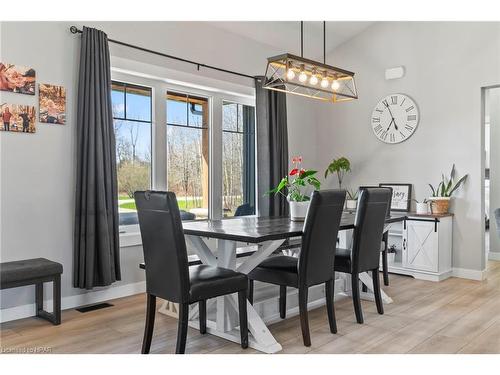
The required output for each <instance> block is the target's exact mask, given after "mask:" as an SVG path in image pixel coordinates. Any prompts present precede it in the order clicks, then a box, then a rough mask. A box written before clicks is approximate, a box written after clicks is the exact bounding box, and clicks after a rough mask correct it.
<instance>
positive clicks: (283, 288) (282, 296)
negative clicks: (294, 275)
mask: <svg viewBox="0 0 500 375" xmlns="http://www.w3.org/2000/svg"><path fill="white" fill-rule="evenodd" d="M279 303H280V318H281V319H285V318H286V286H285V285H280V301H279Z"/></svg>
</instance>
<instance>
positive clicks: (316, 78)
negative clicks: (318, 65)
mask: <svg viewBox="0 0 500 375" xmlns="http://www.w3.org/2000/svg"><path fill="white" fill-rule="evenodd" d="M309 83H310V84H311V85H317V84H318V77H316V74H313V75H312V76H311V78H310V79H309Z"/></svg>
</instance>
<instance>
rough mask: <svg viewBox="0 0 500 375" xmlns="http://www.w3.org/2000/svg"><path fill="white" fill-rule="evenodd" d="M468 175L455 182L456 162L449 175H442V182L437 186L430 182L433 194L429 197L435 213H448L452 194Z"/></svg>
mask: <svg viewBox="0 0 500 375" xmlns="http://www.w3.org/2000/svg"><path fill="white" fill-rule="evenodd" d="M466 179H467V175H465V176H463V177H461V178H459V179H458V180H457V181H456V182H455V164H453V166H452V167H451V172H450V176H449V177H445V175H444V174H443V175H442V178H441V182H440V183H439V184H438V185H437V187H436V188H434V186H432V185H431V184H429V186H430V188H431V192H432V196H431V197H430V198H428V200H429V201H430V202H431V211H432V213H433V214H447V213H448V209H449V206H450V199H451V196H452V194H453V193H454V192H455V191H457V189H458V188H459V187H460V186H461V185H462V184H463V183H464V182H465V180H466Z"/></svg>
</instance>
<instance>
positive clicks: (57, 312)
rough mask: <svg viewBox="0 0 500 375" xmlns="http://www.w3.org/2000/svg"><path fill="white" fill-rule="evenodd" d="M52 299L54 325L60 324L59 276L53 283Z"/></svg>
mask: <svg viewBox="0 0 500 375" xmlns="http://www.w3.org/2000/svg"><path fill="white" fill-rule="evenodd" d="M52 294H53V295H52V298H53V302H54V305H53V306H54V310H53V312H52V314H54V324H55V325H59V324H61V275H57V276H56V277H55V278H54V281H53V293H52Z"/></svg>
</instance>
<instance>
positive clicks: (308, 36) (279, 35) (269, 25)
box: [208, 21, 374, 58]
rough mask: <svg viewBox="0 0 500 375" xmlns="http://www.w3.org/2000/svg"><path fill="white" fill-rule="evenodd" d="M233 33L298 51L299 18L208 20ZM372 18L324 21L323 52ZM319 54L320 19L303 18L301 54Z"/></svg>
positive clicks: (332, 48)
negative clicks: (353, 20) (309, 19)
mask: <svg viewBox="0 0 500 375" xmlns="http://www.w3.org/2000/svg"><path fill="white" fill-rule="evenodd" d="M208 23H209V24H210V25H212V26H214V27H217V28H219V29H223V30H226V31H229V32H231V33H234V34H238V35H240V36H243V37H246V38H249V39H252V40H254V41H257V42H259V43H262V44H267V45H269V46H271V47H274V48H276V49H277V51H279V52H278V53H283V52H290V53H295V54H300V22H299V21H272V22H270V21H243V22H233V21H229V22H208ZM372 24H374V22H350V21H345V22H342V21H330V22H327V23H326V53H327V54H328V53H330V52H331V51H333V50H334V49H335V48H336V47H337V46H339V45H340V44H342V43H344V42H346V41H347V40H349V39H351V38H353V37H354V36H356V35H357V34H359V33H361V32H363V31H364V30H365V29H366V28H368V27H369V26H370V25H372ZM322 55H323V21H307V22H304V57H310V58H319V57H321V56H322Z"/></svg>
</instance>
